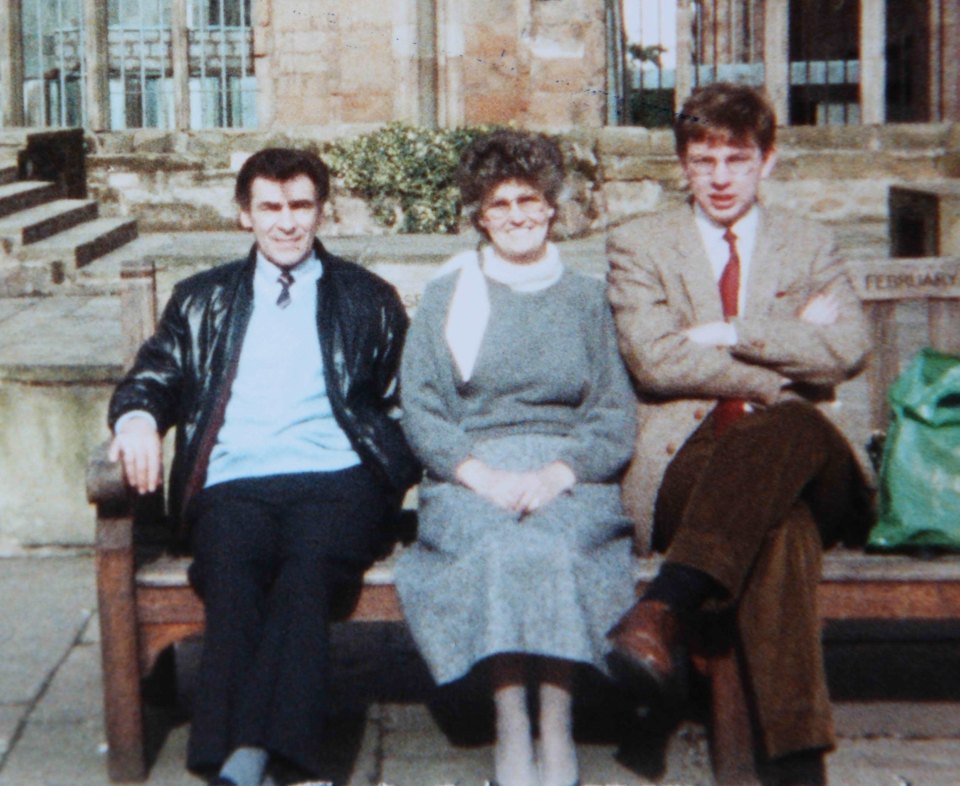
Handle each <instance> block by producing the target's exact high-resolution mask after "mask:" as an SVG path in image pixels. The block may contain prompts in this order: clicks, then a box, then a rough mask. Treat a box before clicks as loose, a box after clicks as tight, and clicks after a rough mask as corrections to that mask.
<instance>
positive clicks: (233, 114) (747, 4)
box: [0, 0, 960, 131]
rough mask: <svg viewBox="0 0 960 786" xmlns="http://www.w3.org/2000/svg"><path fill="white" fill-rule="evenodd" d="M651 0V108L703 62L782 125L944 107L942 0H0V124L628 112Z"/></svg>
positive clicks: (481, 119)
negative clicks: (663, 70) (657, 66)
mask: <svg viewBox="0 0 960 786" xmlns="http://www.w3.org/2000/svg"><path fill="white" fill-rule="evenodd" d="M653 7H655V8H657V9H659V10H658V14H659V15H660V17H662V18H665V19H669V22H668V23H666V24H667V26H668V27H670V28H671V29H670V30H668V31H664V30H660V31H659V32H660V34H663V33H664V32H666V33H667V34H668V38H669V43H668V44H667V45H666V50H664V51H666V55H667V57H668V59H670V60H671V61H672V63H673V65H672V66H670V69H669V71H670V73H669V75H668V77H669V78H668V82H669V85H668V88H669V89H668V90H667V92H666V93H665V94H664V95H660V96H659V97H657V99H656V100H657V101H661V102H664V108H665V110H666V111H665V113H664V115H665V118H661V120H663V119H666V120H668V119H669V113H670V111H671V110H673V109H674V108H675V107H676V105H677V104H678V103H680V102H681V101H682V100H683V98H684V97H685V96H686V95H688V94H689V92H690V90H691V89H693V87H695V86H696V85H697V84H701V83H703V82H704V81H709V80H711V79H717V78H735V79H740V80H744V81H749V82H751V83H753V84H757V85H760V86H763V87H764V88H765V89H766V91H767V93H768V94H769V95H770V97H771V99H772V100H773V101H774V103H775V105H776V107H777V110H778V115H779V117H781V119H783V120H784V121H785V122H787V123H788V124H833V123H838V124H877V123H884V122H888V121H891V120H892V121H909V122H939V121H956V120H958V119H960V73H958V70H957V68H956V65H955V64H956V63H957V62H958V61H960V4H958V3H957V2H956V0H765V2H761V1H760V0H485V1H484V2H480V0H396V2H391V3H384V2H382V0H315V1H314V2H303V0H149V2H147V1H146V0H138V1H137V2H132V1H131V0H110V2H102V0H58V2H57V3H56V4H55V9H54V5H53V4H50V3H49V2H47V0H0V125H6V126H21V125H29V126H37V125H81V126H84V127H85V128H87V129H89V130H92V131H104V130H113V131H117V130H123V129H128V128H139V127H158V128H165V129H168V130H200V129H205V128H212V127H252V126H256V127H258V128H260V129H261V130H268V129H280V128H288V127H303V126H312V127H318V126H320V127H325V128H329V129H343V128H351V127H358V126H359V127H364V126H369V125H371V124H379V123H384V122H388V121H392V120H397V121H404V122H408V123H414V124H418V125H423V126H428V127H430V126H438V127H457V126H462V125H474V124H482V123H502V122H515V123H517V124H519V125H522V126H539V127H543V126H549V127H555V128H556V127H559V128H572V127H578V128H582V127H586V128H599V127H602V126H605V125H629V124H631V122H636V117H634V116H632V115H631V113H630V112H629V111H627V109H628V105H629V100H630V96H629V94H630V92H631V84H632V82H631V78H632V75H631V68H632V67H634V66H635V65H636V64H635V63H633V62H632V61H631V56H630V54H629V53H630V46H629V44H631V41H630V40H628V38H627V31H628V30H630V28H631V20H633V19H635V18H636V17H637V15H638V14H641V12H642V9H650V8H653ZM44 9H46V10H44ZM660 27H663V25H662V24H660ZM649 35H650V34H649V32H646V31H645V32H644V33H643V38H642V39H641V40H639V41H637V40H634V41H633V42H632V43H634V44H637V43H640V44H643V45H644V46H646V47H648V48H649V47H650V45H651V44H654V45H655V46H654V47H653V49H654V50H656V47H657V45H659V44H660V41H659V40H654V39H651V38H650V37H649ZM647 65H648V66H649V65H650V64H649V63H647ZM838 68H839V69H840V71H841V72H842V73H840V75H839V76H836V75H835V74H834V71H836V70H837V69H838ZM633 76H635V73H634V74H633ZM659 76H662V74H660V75H659ZM658 86H659V87H663V85H662V84H660V83H659V82H658Z"/></svg>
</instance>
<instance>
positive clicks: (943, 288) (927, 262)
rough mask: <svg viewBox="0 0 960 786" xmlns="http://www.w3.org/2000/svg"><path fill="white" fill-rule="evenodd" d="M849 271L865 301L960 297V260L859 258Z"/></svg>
mask: <svg viewBox="0 0 960 786" xmlns="http://www.w3.org/2000/svg"><path fill="white" fill-rule="evenodd" d="M849 269H850V278H851V280H852V282H853V286H854V288H855V289H856V290H857V295H858V296H859V297H860V299H861V300H864V301H875V300H924V299H927V298H945V299H946V298H960V257H923V258H920V259H857V260H851V261H850V263H849Z"/></svg>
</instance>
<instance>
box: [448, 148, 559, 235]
mask: <svg viewBox="0 0 960 786" xmlns="http://www.w3.org/2000/svg"><path fill="white" fill-rule="evenodd" d="M563 178H564V167H563V153H562V152H561V150H560V146H559V145H558V144H557V143H556V142H555V141H554V140H553V139H551V138H550V137H547V136H544V135H543V134H535V133H532V132H529V131H519V130H514V129H500V130H498V131H493V132H491V133H490V134H486V135H484V136H481V137H478V138H477V139H475V140H473V142H471V143H470V144H469V145H467V147H466V148H465V149H464V151H463V153H461V155H460V164H459V166H458V167H457V174H456V181H457V186H458V187H459V189H460V200H461V202H462V204H463V208H464V210H465V211H466V213H467V215H468V216H469V217H470V220H471V221H472V222H473V225H474V226H475V227H476V228H477V229H478V230H479V231H480V232H481V233H483V229H482V228H481V227H480V225H479V223H478V222H479V218H480V204H481V203H482V202H483V200H484V199H485V198H486V196H487V195H488V194H489V193H490V192H491V191H493V190H494V189H495V188H496V187H497V186H499V185H500V184H501V183H503V182H505V181H508V180H519V181H520V182H522V183H526V184H528V185H530V186H532V187H533V188H535V189H537V191H539V192H540V193H541V194H543V198H544V199H545V200H546V201H547V203H548V204H549V205H550V207H552V208H554V210H556V207H557V201H558V200H559V198H560V192H561V191H562V190H563ZM554 217H555V216H554Z"/></svg>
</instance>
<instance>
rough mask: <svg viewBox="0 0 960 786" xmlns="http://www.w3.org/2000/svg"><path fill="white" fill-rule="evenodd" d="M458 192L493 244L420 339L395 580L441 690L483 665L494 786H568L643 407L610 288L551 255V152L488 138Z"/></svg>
mask: <svg viewBox="0 0 960 786" xmlns="http://www.w3.org/2000/svg"><path fill="white" fill-rule="evenodd" d="M458 181H459V186H460V190H461V195H462V199H463V203H464V205H465V207H466V208H467V209H468V210H471V212H472V215H473V221H474V224H475V225H476V226H477V228H478V229H479V231H480V232H481V234H482V235H484V237H485V238H486V240H487V241H489V243H487V244H484V245H483V246H482V247H481V249H480V250H479V251H467V252H463V253H461V254H458V255H457V256H455V257H454V258H453V259H452V260H450V262H448V263H447V265H446V266H445V267H444V268H443V269H441V271H440V274H439V275H438V277H437V278H436V279H435V280H434V281H432V282H431V283H430V284H429V285H428V287H427V289H426V292H425V293H424V297H423V301H422V303H421V305H420V308H419V310H418V312H417V314H416V317H415V318H414V320H413V324H412V326H411V328H410V332H409V334H408V336H407V341H406V347H405V350H404V357H403V363H402V367H401V381H402V389H401V397H402V404H403V421H402V423H403V427H404V431H405V433H406V435H407V438H408V440H409V442H410V444H411V445H412V446H413V448H414V450H415V451H416V453H417V454H418V456H419V458H420V459H421V461H422V462H423V464H424V466H425V467H426V476H425V478H424V480H423V482H422V484H421V486H420V511H419V531H418V539H417V542H416V543H415V544H414V545H413V546H412V547H411V548H409V549H408V550H406V551H405V552H404V554H403V555H402V557H401V559H400V562H399V564H398V566H397V585H398V589H399V591H400V597H401V600H402V602H403V607H404V612H405V615H406V618H407V620H408V621H409V624H410V628H411V630H412V632H413V636H414V638H415V639H416V641H417V644H418V646H419V647H420V649H421V651H422V653H423V655H424V658H425V659H426V661H427V663H428V665H429V666H430V669H431V671H432V673H433V676H434V678H435V679H436V680H437V682H439V683H448V682H452V681H454V680H456V679H459V678H460V677H463V676H464V675H466V674H467V672H469V671H470V670H471V669H472V668H473V667H474V665H476V664H477V663H479V662H480V661H486V662H488V664H489V668H490V674H491V677H492V683H493V684H492V690H493V696H494V704H495V708H496V727H497V728H496V744H495V748H494V763H495V771H496V779H497V782H498V783H499V784H501V786H573V784H575V783H577V782H578V768H577V758H576V749H575V747H574V743H573V738H572V720H571V708H572V698H571V686H572V678H573V672H574V667H575V666H576V665H577V664H589V665H593V666H597V667H602V666H603V657H604V655H605V652H606V645H605V633H606V631H607V629H608V628H609V627H610V625H612V624H613V623H614V622H615V621H616V619H617V617H618V615H619V613H620V612H622V610H623V609H625V608H627V606H629V604H630V603H631V602H632V600H633V588H632V581H631V573H630V545H629V544H630V532H631V528H630V523H629V521H628V520H627V519H625V518H624V516H623V513H622V511H621V508H620V498H619V487H618V485H617V478H618V473H619V472H620V470H621V469H622V467H623V466H624V465H625V464H626V462H627V460H628V459H629V457H630V453H631V450H632V447H633V437H634V428H635V423H634V413H635V406H636V404H635V398H634V396H633V393H632V390H631V387H630V384H629V382H628V378H627V375H626V372H625V371H624V368H623V365H622V362H621V360H620V357H619V354H618V352H617V346H616V338H615V333H614V328H613V322H612V318H611V315H610V310H609V307H608V305H607V301H606V298H605V294H604V288H603V285H602V282H600V281H595V280H593V279H589V278H587V277H585V276H581V275H579V274H577V273H573V272H570V271H567V270H565V269H564V268H563V265H562V264H561V262H560V258H559V254H558V252H557V249H556V247H555V246H554V245H553V244H552V243H550V242H549V241H548V233H549V230H550V227H551V225H552V223H553V220H554V218H555V216H556V211H557V199H558V196H559V193H560V190H561V188H562V184H563V159H562V155H561V153H560V150H559V148H558V147H557V145H556V143H554V142H553V141H551V140H549V139H547V138H546V137H543V136H540V135H533V134H528V133H524V132H519V131H498V132H494V133H493V134H491V135H488V136H486V137H483V138H481V139H479V140H477V141H476V142H474V143H473V144H472V145H471V146H469V147H468V148H467V150H466V151H465V152H464V155H463V156H462V158H461V161H460V167H459V170H458ZM528 684H530V685H536V691H537V700H538V701H537V703H538V706H539V713H540V714H539V719H538V720H539V729H540V749H539V756H538V755H537V754H535V751H534V744H533V740H532V738H531V726H532V724H531V721H530V718H529V717H528V710H527V706H528V702H527V695H526V690H527V688H526V686H527V685H528ZM538 765H539V766H538Z"/></svg>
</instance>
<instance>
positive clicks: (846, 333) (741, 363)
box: [607, 206, 869, 553]
mask: <svg viewBox="0 0 960 786" xmlns="http://www.w3.org/2000/svg"><path fill="white" fill-rule="evenodd" d="M607 256H608V259H609V261H610V270H609V273H608V276H607V277H608V284H609V289H608V293H609V298H610V302H611V304H612V306H613V313H614V318H615V320H616V326H617V332H618V335H619V343H620V351H621V353H622V354H623V357H624V360H625V361H626V364H627V367H628V369H629V370H630V373H631V375H632V377H633V380H634V383H635V386H636V389H637V392H638V397H639V411H638V415H639V422H638V431H637V443H636V451H635V454H634V458H633V461H632V462H631V464H630V467H629V468H628V470H627V474H626V477H625V479H624V488H623V497H624V504H625V507H626V510H627V513H628V515H630V517H631V518H632V519H633V520H634V522H635V526H636V536H637V540H636V548H637V551H638V552H639V553H645V552H647V551H649V548H650V536H651V530H652V520H653V507H654V502H655V500H656V494H657V489H658V488H659V486H660V482H661V480H662V478H663V475H664V473H665V472H666V469H667V466H668V464H669V463H670V461H671V459H672V457H673V455H674V454H675V453H676V452H677V450H679V449H680V447H681V446H682V445H683V444H684V442H685V441H686V439H687V438H688V437H689V436H690V435H691V434H692V433H693V431H694V430H695V429H696V428H697V426H698V425H699V423H700V421H701V420H703V418H704V417H706V416H707V414H708V413H709V412H710V410H711V409H712V408H713V406H714V405H715V403H716V401H717V399H718V398H722V397H736V398H746V399H748V400H750V401H753V402H756V403H757V404H759V405H770V404H773V403H775V402H777V401H780V400H782V399H784V398H787V397H796V396H803V397H805V398H808V399H810V400H811V401H815V402H817V403H822V402H827V401H830V400H832V398H833V389H834V387H835V386H836V385H837V384H838V383H840V382H843V381H845V380H847V379H849V378H851V377H852V376H854V375H855V374H856V373H857V372H858V371H859V370H860V369H861V368H862V367H863V364H864V362H865V360H866V355H867V351H868V347H869V338H868V333H867V330H866V325H865V321H864V318H863V312H862V308H861V306H860V303H859V301H858V299H857V297H856V294H855V293H854V291H853V288H852V286H851V284H850V281H849V279H848V277H847V274H846V269H845V266H844V264H843V262H842V261H841V260H840V259H839V257H838V256H837V255H836V251H835V246H834V242H833V237H832V234H831V232H830V231H829V230H828V229H827V228H825V227H823V226H821V225H819V224H815V223H812V222H810V221H806V220H802V219H799V218H796V217H791V216H788V215H784V214H782V213H779V212H774V211H767V210H763V211H762V213H761V217H760V226H759V229H758V234H757V240H756V246H755V248H754V252H753V258H752V261H751V264H750V272H749V280H748V281H747V282H746V286H747V300H746V306H745V308H744V315H743V316H742V317H738V318H735V319H734V320H733V323H734V325H735V327H736V330H737V337H738V343H737V344H736V345H735V346H733V347H707V346H703V345H701V344H696V343H694V342H692V341H690V340H688V339H686V338H685V337H684V336H683V335H682V331H683V330H685V329H686V328H689V327H692V326H694V325H698V324H702V323H706V322H713V321H718V320H722V319H723V313H722V309H721V304H720V295H719V291H718V288H717V284H716V283H715V281H714V277H713V273H712V270H711V268H710V263H709V261H708V260H707V256H706V252H705V251H704V248H703V243H702V241H701V239H700V234H699V232H698V231H697V228H696V225H695V223H694V218H693V211H692V209H691V208H690V207H689V206H684V207H680V208H677V209H675V210H672V211H670V212H668V213H666V214H655V215H650V216H644V217H642V218H638V219H636V220H634V221H631V222H630V223H627V224H625V225H623V226H621V227H618V228H617V229H615V230H613V231H611V232H610V234H609V236H608V239H607ZM823 291H829V292H832V293H834V295H835V296H836V298H837V299H838V301H839V304H840V316H839V318H838V320H837V322H836V323H835V324H832V325H826V326H818V325H811V324H808V323H806V322H802V321H801V320H800V319H799V318H798V314H799V312H800V310H801V309H802V308H803V306H804V305H805V304H806V302H807V301H808V300H809V299H810V298H811V297H813V296H814V295H815V294H817V293H819V292H823ZM825 411H827V414H828V415H829V414H831V413H830V411H829V408H827V409H826V410H825Z"/></svg>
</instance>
